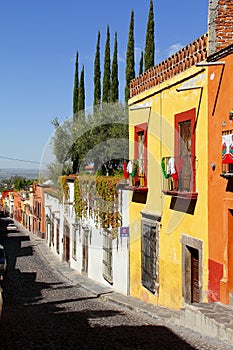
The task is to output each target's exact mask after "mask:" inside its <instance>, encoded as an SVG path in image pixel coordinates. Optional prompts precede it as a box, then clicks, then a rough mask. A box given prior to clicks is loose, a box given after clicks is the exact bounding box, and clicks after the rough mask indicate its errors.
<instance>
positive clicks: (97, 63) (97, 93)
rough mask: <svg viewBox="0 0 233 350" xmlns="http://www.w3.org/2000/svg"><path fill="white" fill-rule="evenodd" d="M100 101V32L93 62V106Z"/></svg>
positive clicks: (97, 104)
mask: <svg viewBox="0 0 233 350" xmlns="http://www.w3.org/2000/svg"><path fill="white" fill-rule="evenodd" d="M100 102H101V71H100V32H99V31H98V38H97V44H96V53H95V64H94V106H99V105H100Z"/></svg>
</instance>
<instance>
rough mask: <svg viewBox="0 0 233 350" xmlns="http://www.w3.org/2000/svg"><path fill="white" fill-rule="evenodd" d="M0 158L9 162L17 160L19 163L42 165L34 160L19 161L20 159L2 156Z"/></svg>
mask: <svg viewBox="0 0 233 350" xmlns="http://www.w3.org/2000/svg"><path fill="white" fill-rule="evenodd" d="M0 158H2V159H7V160H16V161H18V162H25V163H33V164H41V162H37V161H33V160H26V159H19V158H13V157H7V156H0Z"/></svg>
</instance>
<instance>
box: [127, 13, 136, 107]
mask: <svg viewBox="0 0 233 350" xmlns="http://www.w3.org/2000/svg"><path fill="white" fill-rule="evenodd" d="M134 67H135V60H134V11H131V17H130V25H129V35H128V44H127V52H126V70H125V80H126V86H125V102H126V103H128V99H129V97H130V81H131V80H132V79H134V78H135V68H134Z"/></svg>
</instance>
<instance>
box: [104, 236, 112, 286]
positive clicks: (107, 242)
mask: <svg viewBox="0 0 233 350" xmlns="http://www.w3.org/2000/svg"><path fill="white" fill-rule="evenodd" d="M103 277H104V278H105V279H106V280H107V281H108V282H109V283H113V276H112V239H111V237H110V233H109V232H108V231H107V230H105V231H104V232H103Z"/></svg>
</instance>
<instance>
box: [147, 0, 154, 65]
mask: <svg viewBox="0 0 233 350" xmlns="http://www.w3.org/2000/svg"><path fill="white" fill-rule="evenodd" d="M154 27H155V24H154V9H153V1H152V0H150V10H149V15H148V21H147V31H146V45H145V54H144V68H145V71H146V70H147V69H149V68H151V67H153V66H154V65H155V36H154Z"/></svg>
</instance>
